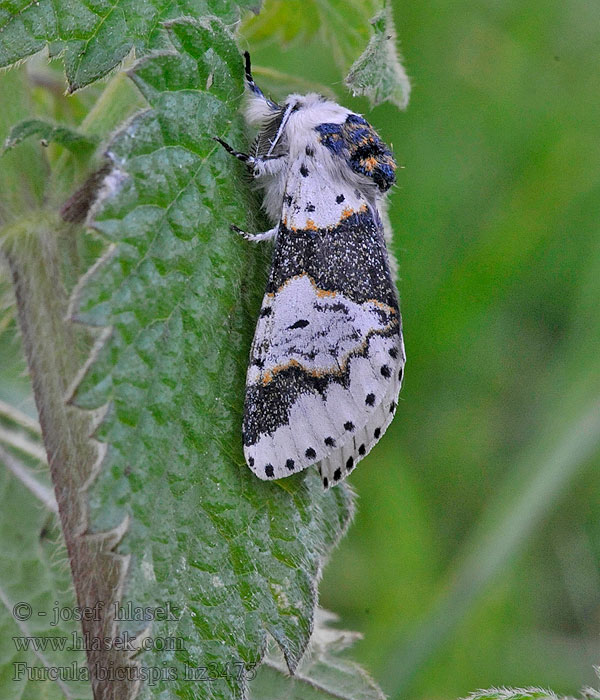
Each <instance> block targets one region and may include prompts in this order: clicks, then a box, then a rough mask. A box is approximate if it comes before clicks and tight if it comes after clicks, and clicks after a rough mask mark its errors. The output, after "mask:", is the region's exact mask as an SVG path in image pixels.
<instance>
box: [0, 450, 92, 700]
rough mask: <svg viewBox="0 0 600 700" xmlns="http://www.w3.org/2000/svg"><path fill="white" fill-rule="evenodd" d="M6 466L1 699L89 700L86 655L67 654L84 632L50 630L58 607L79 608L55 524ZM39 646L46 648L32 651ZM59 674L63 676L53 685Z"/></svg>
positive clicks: (0, 538)
mask: <svg viewBox="0 0 600 700" xmlns="http://www.w3.org/2000/svg"><path fill="white" fill-rule="evenodd" d="M7 466H8V465H7V463H6V460H5V459H3V458H2V457H0V500H1V501H2V508H0V542H2V547H0V667H1V668H2V673H0V696H1V697H2V698H3V699H5V700H17V699H18V698H28V700H63V699H64V698H65V697H68V698H72V699H73V700H88V699H90V698H91V686H90V684H89V682H88V681H87V680H85V678H84V679H83V680H77V673H78V672H83V673H85V670H86V658H85V652H83V651H82V650H81V649H79V650H77V647H76V646H75V648H73V649H71V648H70V647H73V646H74V645H73V641H74V639H75V638H78V639H79V640H81V636H80V631H79V625H78V623H77V622H76V621H74V620H70V621H67V622H65V621H64V619H63V620H61V621H60V622H59V624H58V625H57V624H52V623H54V622H55V620H54V609H55V607H57V608H58V609H60V610H64V611H65V612H66V615H68V613H69V612H70V611H73V609H74V607H75V605H76V602H75V595H74V592H73V588H72V584H71V578H70V571H69V567H68V565H66V564H65V562H64V559H65V557H66V550H65V549H64V544H63V542H62V537H61V531H60V526H59V524H58V520H57V518H56V516H55V514H54V513H52V512H51V511H49V510H47V509H46V508H45V507H44V505H43V503H42V502H41V501H40V500H38V499H37V498H36V497H35V496H34V495H33V493H32V492H31V490H30V489H29V488H28V487H27V486H26V485H25V484H24V483H23V482H21V481H20V480H19V479H18V478H16V476H15V475H14V474H13V473H12V472H11V471H9V470H8V469H7V468H6V467H7ZM19 603H21V606H20V607H16V608H15V606H17V605H18V604H19ZM56 604H58V605H56ZM27 606H31V607H30V615H28V608H27ZM63 617H64V616H63ZM78 635H79V636H78ZM28 637H31V638H34V641H32V642H28V641H27V638H28ZM34 643H35V644H37V645H38V647H44V648H38V650H37V651H35V650H34V649H33V644H34ZM62 644H64V648H63V649H60V648H54V649H53V645H62ZM27 645H29V648H27ZM57 669H65V675H64V676H63V677H62V678H58V679H56V680H53V679H52V676H51V674H52V673H57ZM32 674H36V675H32ZM38 674H39V675H38Z"/></svg>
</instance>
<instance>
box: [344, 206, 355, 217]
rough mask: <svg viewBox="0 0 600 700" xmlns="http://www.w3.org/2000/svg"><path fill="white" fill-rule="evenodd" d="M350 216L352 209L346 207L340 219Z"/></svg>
mask: <svg viewBox="0 0 600 700" xmlns="http://www.w3.org/2000/svg"><path fill="white" fill-rule="evenodd" d="M352 214H354V209H352V207H346V208H345V209H343V210H342V219H347V218H348V217H349V216H352Z"/></svg>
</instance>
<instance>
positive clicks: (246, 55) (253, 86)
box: [244, 51, 281, 112]
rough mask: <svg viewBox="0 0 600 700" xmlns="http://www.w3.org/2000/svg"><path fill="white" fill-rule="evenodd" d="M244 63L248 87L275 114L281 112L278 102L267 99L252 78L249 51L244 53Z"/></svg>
mask: <svg viewBox="0 0 600 700" xmlns="http://www.w3.org/2000/svg"><path fill="white" fill-rule="evenodd" d="M244 61H245V72H246V83H247V84H248V87H249V88H250V90H251V91H252V92H253V93H254V94H255V95H258V96H259V97H262V98H263V100H264V101H265V102H266V103H267V104H268V105H269V107H270V108H271V109H272V110H273V111H274V112H275V111H279V110H280V109H281V107H280V106H279V105H278V104H277V102H273V100H270V99H269V98H268V97H266V96H265V94H264V93H263V91H262V90H261V89H260V88H259V87H258V85H257V84H256V83H255V82H254V78H253V77H252V63H251V61H250V53H249V52H248V51H244Z"/></svg>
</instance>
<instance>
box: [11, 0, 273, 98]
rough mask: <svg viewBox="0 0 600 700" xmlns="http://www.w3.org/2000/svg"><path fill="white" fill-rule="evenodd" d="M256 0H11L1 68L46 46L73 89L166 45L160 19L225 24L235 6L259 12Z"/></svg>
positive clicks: (233, 15)
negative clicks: (132, 55) (59, 59)
mask: <svg viewBox="0 0 600 700" xmlns="http://www.w3.org/2000/svg"><path fill="white" fill-rule="evenodd" d="M259 7H260V0H177V1H176V2H169V1H168V0H150V2H143V1H142V0H99V1H98V2H93V3H86V2H83V1H82V0H68V2H52V0H36V1H35V2H32V1H31V0H15V1H14V2H11V3H4V4H3V5H2V6H0V66H8V65H10V64H12V63H15V62H16V61H18V60H20V59H22V58H25V57H26V56H31V54H34V53H36V52H37V51H40V50H41V49H43V48H44V47H45V46H48V50H49V53H50V55H57V54H62V55H63V57H64V62H65V69H66V73H67V78H68V80H69V87H70V90H71V92H73V91H74V90H78V89H79V88H81V87H84V86H85V85H88V84H89V83H91V82H93V81H94V80H97V79H98V78H101V77H102V76H103V75H106V73H108V72H109V71H110V70H112V69H113V68H114V67H115V66H116V65H118V64H119V62H120V61H122V60H123V59H124V58H125V57H126V56H127V55H128V53H129V52H130V51H131V50H132V49H135V51H136V53H137V54H138V55H140V54H144V53H146V52H147V51H148V50H150V49H157V48H161V47H164V46H165V44H166V43H167V39H166V36H165V33H164V30H163V27H162V24H161V23H162V22H164V21H165V20H168V19H173V18H176V17H182V16H190V17H201V16H203V15H206V14H215V15H218V16H219V17H221V18H222V19H223V20H224V21H225V22H228V23H233V22H235V21H236V19H237V18H238V13H239V8H242V9H253V10H257V9H258V8H259Z"/></svg>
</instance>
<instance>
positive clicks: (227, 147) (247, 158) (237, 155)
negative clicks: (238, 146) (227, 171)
mask: <svg viewBox="0 0 600 700" xmlns="http://www.w3.org/2000/svg"><path fill="white" fill-rule="evenodd" d="M213 141H216V142H217V143H220V144H221V146H223V148H224V149H225V150H226V151H227V153H231V155H232V156H233V157H234V158H237V159H238V160H241V161H242V163H249V162H250V161H251V160H254V158H253V156H251V155H248V153H240V151H236V150H235V149H234V148H232V147H231V146H230V145H229V144H228V143H227V142H226V141H223V140H222V139H220V138H218V137H216V136H213Z"/></svg>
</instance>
